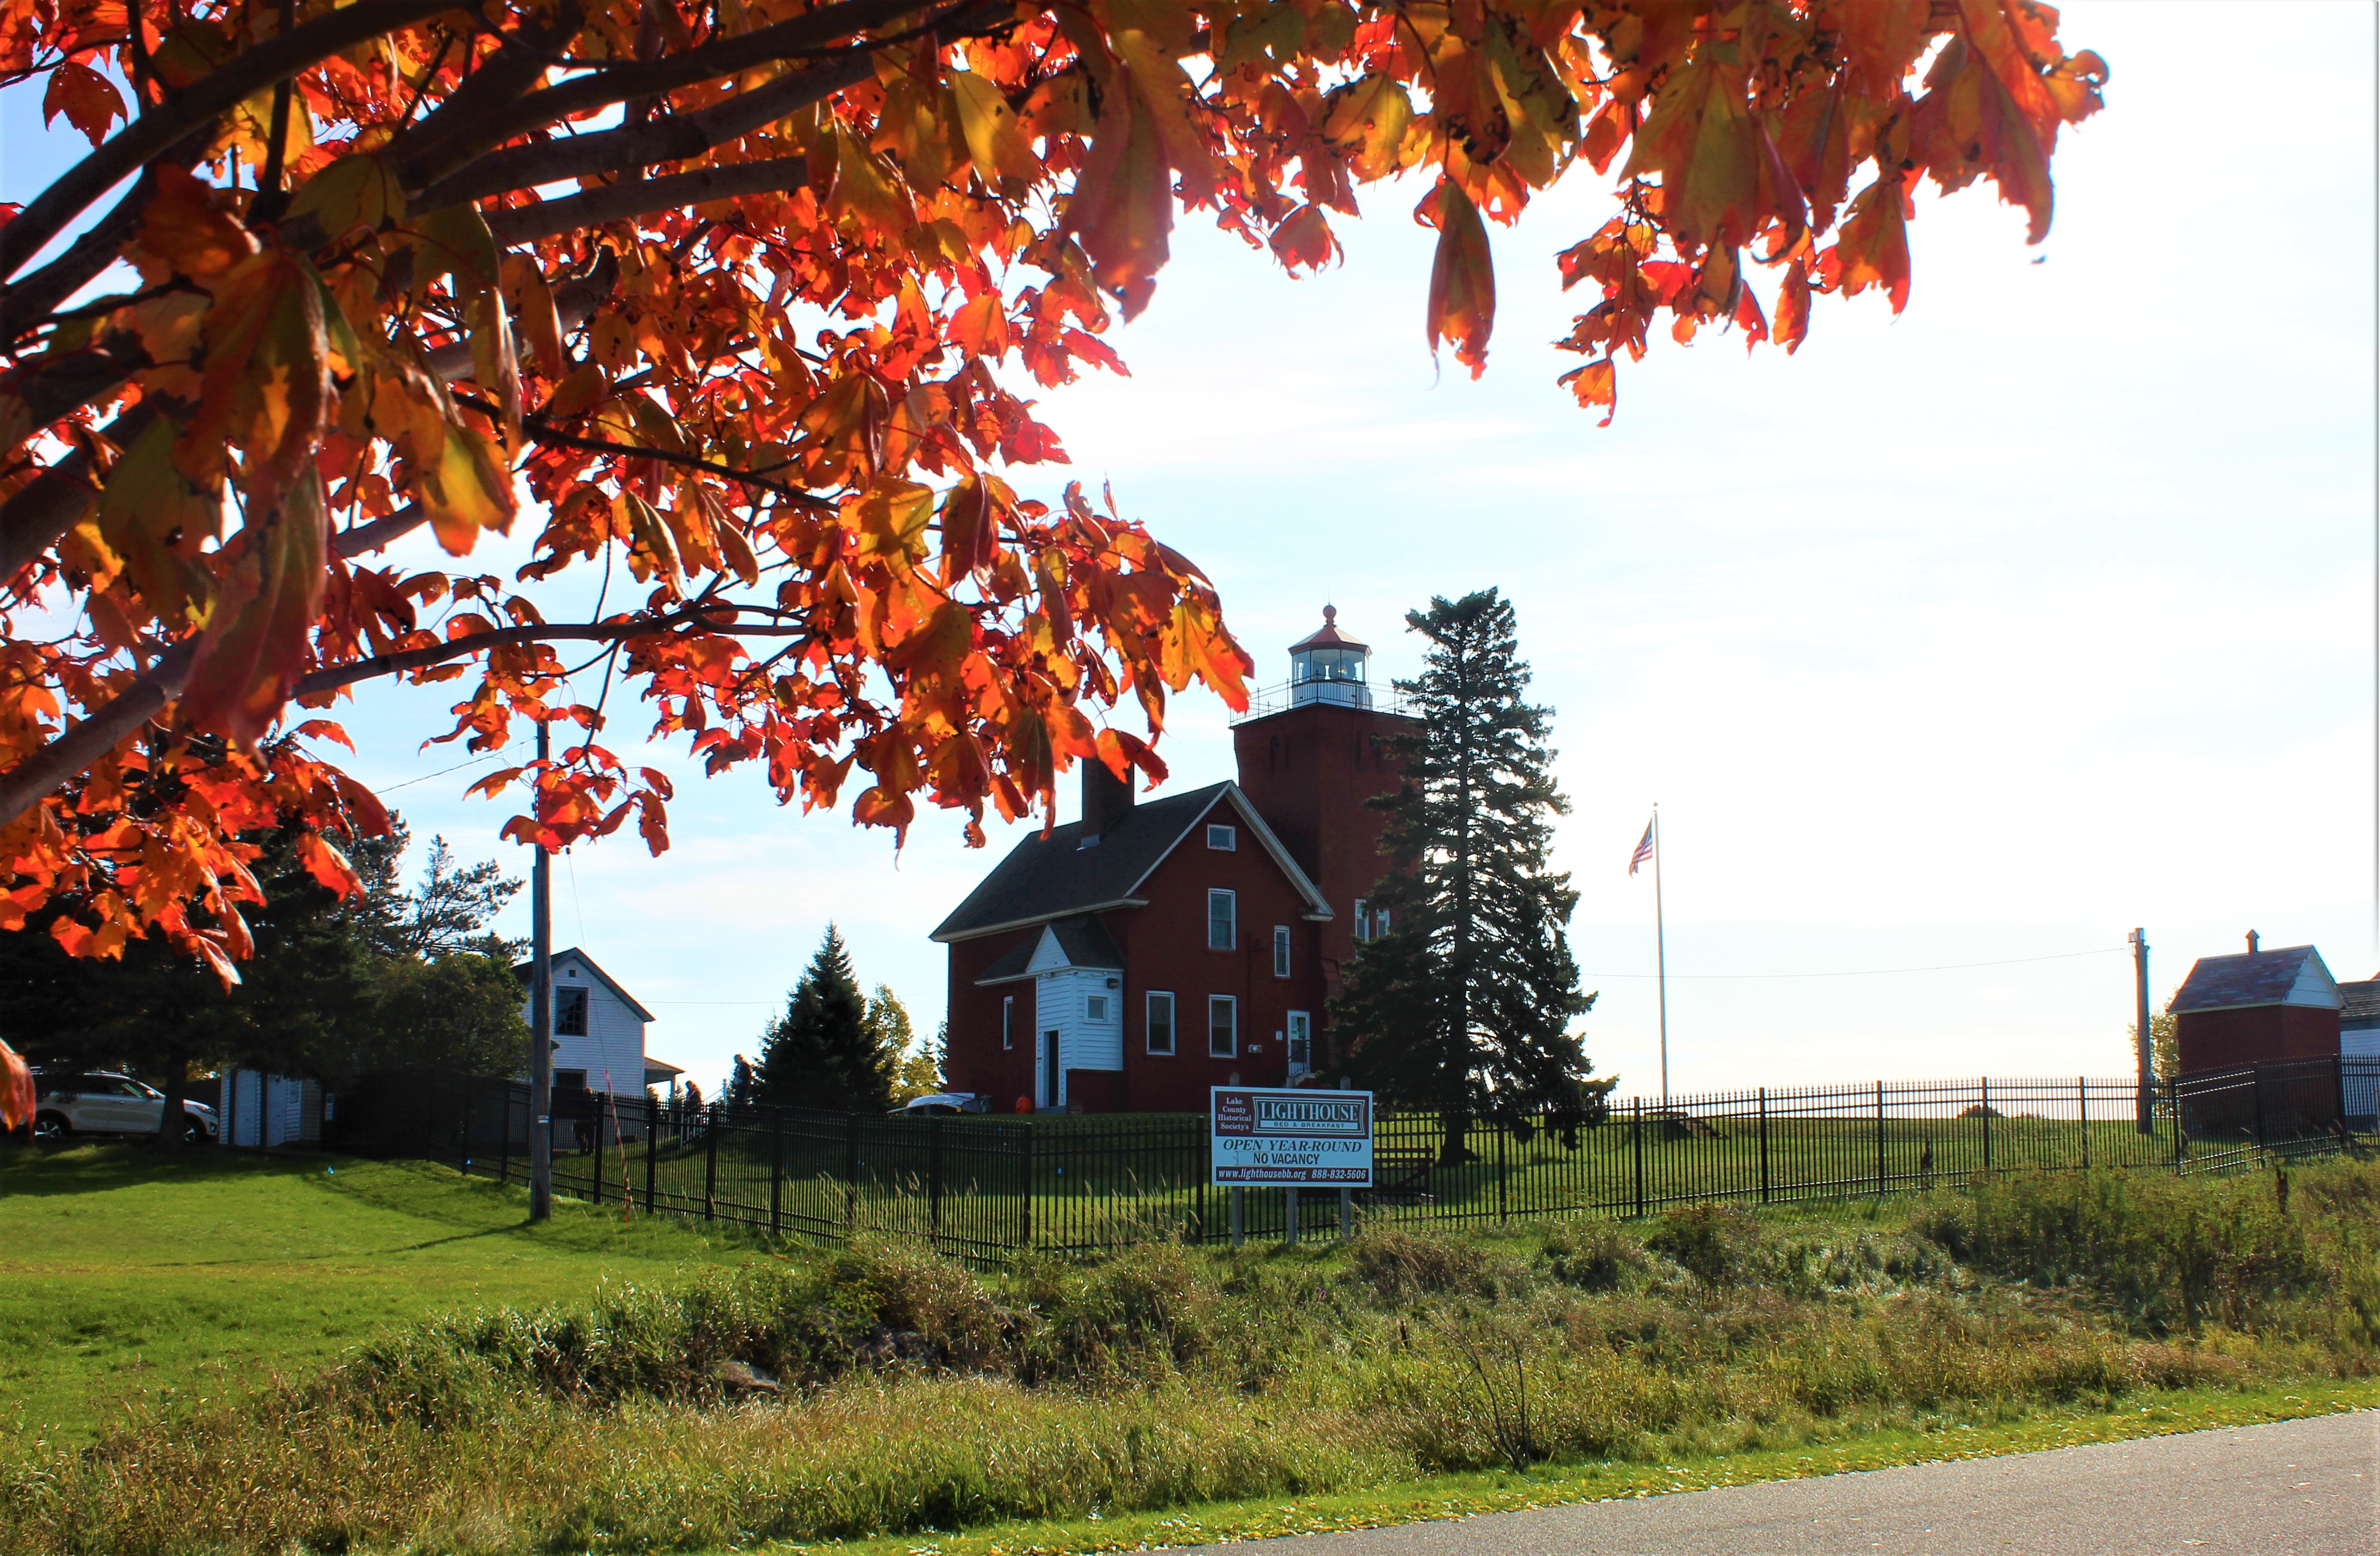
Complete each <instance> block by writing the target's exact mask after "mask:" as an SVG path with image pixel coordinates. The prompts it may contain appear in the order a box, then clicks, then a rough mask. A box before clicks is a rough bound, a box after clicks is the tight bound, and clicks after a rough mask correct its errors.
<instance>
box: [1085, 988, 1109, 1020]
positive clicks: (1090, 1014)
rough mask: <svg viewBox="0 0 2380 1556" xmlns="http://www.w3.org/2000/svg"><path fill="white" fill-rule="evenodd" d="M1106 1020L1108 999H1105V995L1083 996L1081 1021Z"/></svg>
mask: <svg viewBox="0 0 2380 1556" xmlns="http://www.w3.org/2000/svg"><path fill="white" fill-rule="evenodd" d="M1107 1018H1108V997H1107V996H1106V995H1105V994H1089V995H1086V996H1084V999H1083V1019H1084V1020H1086V1021H1105V1020H1106V1019H1107Z"/></svg>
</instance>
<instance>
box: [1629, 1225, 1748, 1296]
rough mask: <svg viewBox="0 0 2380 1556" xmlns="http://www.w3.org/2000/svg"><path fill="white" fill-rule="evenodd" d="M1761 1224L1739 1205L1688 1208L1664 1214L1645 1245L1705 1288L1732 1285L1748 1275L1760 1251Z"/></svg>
mask: <svg viewBox="0 0 2380 1556" xmlns="http://www.w3.org/2000/svg"><path fill="white" fill-rule="evenodd" d="M1761 1240H1762V1239H1761V1231H1760V1223H1759V1222H1757V1221H1756V1220H1755V1219H1754V1217H1753V1215H1752V1212H1751V1211H1749V1210H1744V1209H1743V1207H1742V1206H1740V1205H1690V1206H1687V1207H1686V1208H1685V1209H1683V1210H1669V1211H1665V1212H1664V1213H1663V1214H1662V1216H1661V1218H1660V1220H1659V1221H1658V1222H1656V1223H1655V1224H1654V1227H1653V1230H1652V1231H1651V1232H1649V1233H1647V1234H1645V1246H1646V1247H1648V1248H1651V1249H1653V1250H1654V1251H1655V1252H1657V1253H1662V1254H1667V1255H1668V1256H1669V1257H1670V1258H1672V1259H1675V1260H1676V1261H1677V1262H1678V1263H1679V1264H1681V1265H1682V1266H1683V1267H1684V1268H1685V1269H1686V1270H1689V1271H1690V1272H1692V1273H1693V1274H1694V1277H1695V1279H1697V1280H1699V1281H1701V1282H1703V1283H1704V1284H1705V1285H1707V1286H1731V1285H1734V1284H1736V1283H1737V1282H1740V1281H1742V1280H1743V1278H1744V1277H1745V1276H1746V1275H1748V1274H1749V1273H1751V1271H1752V1269H1753V1267H1754V1265H1755V1261H1756V1260H1757V1258H1758V1256H1759V1254H1760V1252H1761Z"/></svg>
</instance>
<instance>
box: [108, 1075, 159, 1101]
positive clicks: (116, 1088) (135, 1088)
mask: <svg viewBox="0 0 2380 1556" xmlns="http://www.w3.org/2000/svg"><path fill="white" fill-rule="evenodd" d="M105 1090H106V1092H107V1095H109V1096H110V1097H146V1096H148V1095H149V1088H147V1087H145V1086H143V1085H141V1084H140V1082H139V1081H137V1080H126V1079H125V1078H123V1077H122V1076H114V1077H111V1078H110V1079H109V1080H108V1081H107V1083H106V1085H105Z"/></svg>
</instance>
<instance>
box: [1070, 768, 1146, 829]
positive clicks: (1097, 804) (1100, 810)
mask: <svg viewBox="0 0 2380 1556" xmlns="http://www.w3.org/2000/svg"><path fill="white" fill-rule="evenodd" d="M1133 804H1134V795H1133V785H1132V784H1131V782H1130V781H1129V780H1126V779H1123V778H1119V777H1117V776H1116V775H1115V774H1114V773H1112V772H1109V771H1108V764H1107V763H1105V762H1103V761H1100V760H1098V759H1096V758H1092V759H1089V760H1086V761H1085V762H1084V763H1083V841H1084V842H1085V843H1086V844H1087V843H1089V842H1090V840H1091V839H1093V838H1095V837H1098V836H1099V835H1100V834H1101V833H1106V832H1107V831H1109V830H1110V829H1111V828H1112V827H1113V826H1114V825H1115V824H1116V823H1117V822H1118V821H1123V818H1124V817H1125V816H1126V815H1127V814H1129V813H1130V812H1131V810H1132V808H1133Z"/></svg>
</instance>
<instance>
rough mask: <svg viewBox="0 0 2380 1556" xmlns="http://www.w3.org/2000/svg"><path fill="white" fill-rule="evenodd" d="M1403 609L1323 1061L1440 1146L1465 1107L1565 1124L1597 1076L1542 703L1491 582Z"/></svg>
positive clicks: (1506, 1120)
mask: <svg viewBox="0 0 2380 1556" xmlns="http://www.w3.org/2000/svg"><path fill="white" fill-rule="evenodd" d="M1405 624H1406V625H1407V626H1409V627H1411V628H1412V629H1413V630H1414V631H1415V632H1418V633H1420V634H1421V635H1422V636H1423V637H1424V638H1427V639H1428V641H1429V645H1430V646H1429V650H1428V651H1427V655H1426V656H1425V658H1424V662H1423V669H1422V675H1421V677H1420V678H1419V679H1418V680H1415V681H1399V682H1398V683H1397V689H1398V690H1399V691H1401V692H1403V693H1404V694H1405V695H1406V696H1407V698H1409V699H1411V700H1412V702H1413V704H1414V706H1415V712H1416V713H1417V715H1418V716H1419V718H1420V720H1421V727H1420V729H1419V730H1417V731H1416V732H1415V733H1413V734H1411V735H1403V736H1400V737H1399V738H1398V739H1397V740H1396V741H1395V742H1394V743H1393V744H1392V747H1391V749H1392V751H1393V753H1394V754H1395V755H1396V756H1397V757H1398V758H1399V759H1400V760H1402V761H1403V767H1404V781H1403V784H1402V786H1401V787H1400V788H1399V789H1398V791H1397V792H1396V793H1395V794H1393V795H1390V796H1383V797H1382V798H1380V799H1377V800H1374V801H1373V802H1372V803H1373V804H1375V805H1377V806H1378V807H1380V808H1383V809H1385V810H1386V811H1387V812H1388V813H1389V822H1388V827H1387V829H1386V837H1385V839H1384V843H1383V846H1384V847H1385V849H1386V850H1387V853H1388V855H1389V857H1390V860H1391V861H1392V863H1391V867H1390V875H1389V878H1388V880H1387V881H1385V882H1383V884H1382V885H1381V886H1380V887H1379V889H1378V891H1377V892H1376V893H1375V894H1374V895H1373V897H1372V898H1371V899H1370V902H1371V906H1373V908H1374V909H1375V911H1376V912H1378V911H1382V910H1384V911H1385V913H1386V916H1387V922H1388V928H1387V930H1385V931H1384V932H1382V933H1380V934H1379V935H1378V936H1377V938H1375V939H1373V940H1371V941H1370V942H1367V943H1366V944H1364V945H1363V946H1362V947H1361V948H1360V949H1359V951H1358V953H1357V954H1356V956H1355V959H1354V962H1353V963H1352V964H1351V965H1350V966H1349V969H1348V974H1347V983H1346V989H1345V991H1344V992H1343V993H1342V995H1341V996H1340V997H1339V998H1338V999H1337V1000H1335V1001H1333V1002H1332V1003H1331V1007H1330V1014H1331V1021H1332V1026H1333V1028H1334V1036H1335V1037H1336V1038H1337V1039H1338V1043H1339V1049H1340V1053H1341V1059H1340V1065H1339V1068H1340V1071H1341V1072H1342V1074H1344V1075H1346V1076H1349V1077H1351V1078H1353V1079H1354V1081H1355V1082H1356V1083H1357V1084H1358V1085H1363V1086H1368V1087H1370V1088H1373V1089H1375V1090H1377V1091H1378V1092H1379V1093H1380V1094H1381V1096H1382V1100H1383V1101H1384V1102H1386V1103H1387V1104H1388V1105H1390V1106H1392V1107H1406V1108H1420V1109H1427V1110H1429V1111H1431V1112H1437V1113H1438V1114H1439V1115H1440V1116H1441V1117H1442V1118H1443V1119H1444V1120H1445V1121H1446V1144H1445V1148H1444V1150H1445V1157H1446V1159H1447V1160H1448V1161H1461V1160H1463V1159H1464V1158H1466V1157H1467V1156H1468V1155H1469V1150H1468V1147H1467V1139H1468V1137H1469V1135H1470V1133H1471V1129H1472V1125H1473V1124H1474V1123H1475V1121H1476V1120H1479V1119H1483V1118H1485V1119H1488V1120H1492V1121H1494V1122H1495V1123H1497V1124H1500V1125H1501V1126H1503V1127H1505V1128H1507V1129H1510V1130H1512V1132H1514V1133H1515V1134H1522V1133H1524V1132H1525V1131H1526V1130H1527V1129H1528V1128H1529V1127H1530V1124H1529V1120H1530V1118H1531V1117H1532V1116H1533V1115H1535V1114H1536V1113H1539V1112H1544V1113H1547V1114H1549V1115H1550V1117H1551V1120H1552V1122H1553V1124H1554V1125H1555V1127H1557V1128H1558V1129H1561V1130H1562V1131H1563V1132H1564V1133H1565V1134H1568V1133H1569V1132H1571V1131H1573V1130H1575V1129H1576V1127H1577V1126H1578V1125H1579V1124H1585V1123H1588V1122H1591V1121H1592V1120H1593V1119H1595V1118H1597V1117H1598V1116H1600V1114H1601V1112H1602V1108H1603V1100H1604V1098H1605V1097H1606V1096H1608V1095H1609V1092H1610V1090H1611V1087H1612V1085H1613V1083H1612V1082H1611V1081H1609V1080H1593V1079H1590V1078H1588V1077H1589V1076H1590V1075H1591V1074H1592V1072H1593V1066H1592V1065H1591V1064H1588V1062H1587V1059H1586V1055H1585V1052H1583V1051H1582V1049H1581V1047H1580V1040H1579V1038H1578V1036H1577V1035H1576V1034H1574V1033H1573V1031H1572V1030H1571V1026H1570V1024H1571V1018H1572V1017H1573V1016H1576V1015H1584V1014H1585V1012H1586V1011H1587V1010H1588V1009H1590V1008H1591V1007H1592V1006H1593V1005H1594V1003H1595V996H1594V995H1592V994H1585V995H1582V994H1581V993H1580V992H1579V989H1578V965H1577V963H1576V962H1574V961H1573V960H1572V958H1571V954H1570V940H1569V934H1568V931H1567V928H1566V926H1567V925H1568V923H1569V921H1570V915H1571V909H1572V908H1573V906H1576V904H1577V901H1578V893H1576V892H1574V891H1573V890H1572V889H1571V885H1570V877H1569V876H1568V875H1567V874H1558V873H1556V872H1555V871H1554V870H1553V869H1551V868H1550V862H1549V857H1548V856H1549V853H1550V849H1551V845H1552V818H1554V817H1556V816H1559V815H1562V814H1564V813H1566V812H1567V811H1568V810H1569V808H1570V806H1569V802H1568V801H1567V800H1565V799H1564V798H1563V797H1562V795H1561V791H1560V789H1558V788H1557V787H1556V786H1555V784H1554V779H1553V772H1552V764H1553V755H1554V754H1553V752H1552V750H1551V749H1549V748H1548V747H1547V745H1546V737H1547V735H1548V732H1549V731H1550V729H1551V727H1552V724H1551V715H1550V711H1549V710H1547V709H1544V708H1538V707H1533V706H1531V705H1530V704H1528V703H1526V702H1524V701H1523V700H1522V693H1523V692H1524V691H1525V690H1526V689H1527V687H1528V684H1529V669H1528V666H1527V665H1526V664H1525V663H1522V661H1521V659H1520V658H1519V654H1518V649H1519V642H1518V637H1517V632H1516V628H1515V623H1514V617H1513V612H1512V604H1511V602H1508V601H1505V600H1503V599H1501V598H1500V597H1499V595H1498V594H1497V591H1496V590H1482V591H1479V592H1476V593H1473V594H1468V595H1465V596H1463V598H1462V599H1460V600H1455V601H1448V600H1446V599H1444V598H1442V597H1440V598H1434V599H1432V600H1431V602H1430V606H1429V609H1428V610H1427V612H1421V611H1414V612H1409V613H1407V614H1406V616H1405Z"/></svg>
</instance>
